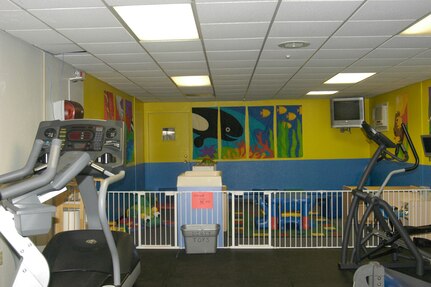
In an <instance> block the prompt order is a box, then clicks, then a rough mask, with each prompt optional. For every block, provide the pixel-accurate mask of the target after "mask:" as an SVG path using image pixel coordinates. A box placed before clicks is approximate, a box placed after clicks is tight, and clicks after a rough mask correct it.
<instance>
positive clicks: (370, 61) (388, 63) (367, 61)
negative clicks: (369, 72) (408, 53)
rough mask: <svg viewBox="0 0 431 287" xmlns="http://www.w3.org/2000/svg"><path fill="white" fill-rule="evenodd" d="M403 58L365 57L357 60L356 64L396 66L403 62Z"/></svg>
mask: <svg viewBox="0 0 431 287" xmlns="http://www.w3.org/2000/svg"><path fill="white" fill-rule="evenodd" d="M402 61H403V59H374V58H363V59H361V60H359V61H357V62H356V63H355V64H354V65H355V66H369V67H379V66H395V65H398V64H399V63H401V62H402Z"/></svg>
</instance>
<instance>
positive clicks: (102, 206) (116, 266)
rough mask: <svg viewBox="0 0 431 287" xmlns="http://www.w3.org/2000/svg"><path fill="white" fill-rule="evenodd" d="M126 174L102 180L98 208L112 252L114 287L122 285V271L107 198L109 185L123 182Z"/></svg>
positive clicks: (121, 173) (122, 172) (122, 173)
mask: <svg viewBox="0 0 431 287" xmlns="http://www.w3.org/2000/svg"><path fill="white" fill-rule="evenodd" d="M125 174H126V173H125V172H124V170H122V171H120V172H119V173H118V174H115V175H112V176H108V177H107V178H105V179H104V180H102V182H101V184H100V188H99V201H98V208H99V217H100V224H101V226H102V230H103V234H104V235H105V238H106V242H107V244H108V247H109V250H110V252H111V258H112V269H113V273H112V275H113V279H114V286H120V285H121V270H120V259H119V256H118V250H117V247H116V245H115V240H114V237H113V236H112V233H111V230H110V228H109V223H108V218H107V216H106V210H107V209H106V198H107V193H108V187H109V185H110V184H112V183H114V182H117V181H120V180H122V179H123V178H124V176H125Z"/></svg>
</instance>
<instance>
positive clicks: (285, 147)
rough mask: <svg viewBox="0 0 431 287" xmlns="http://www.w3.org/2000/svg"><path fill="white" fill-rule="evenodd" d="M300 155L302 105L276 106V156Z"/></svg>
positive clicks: (301, 153)
mask: <svg viewBox="0 0 431 287" xmlns="http://www.w3.org/2000/svg"><path fill="white" fill-rule="evenodd" d="M302 156H303V143H302V106H277V157H280V158H292V157H302Z"/></svg>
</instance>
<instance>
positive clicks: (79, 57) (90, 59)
mask: <svg viewBox="0 0 431 287" xmlns="http://www.w3.org/2000/svg"><path fill="white" fill-rule="evenodd" d="M56 58H58V59H61V60H63V61H65V62H67V63H69V64H71V65H72V66H75V65H83V64H90V65H93V64H102V61H100V60H99V59H97V58H96V57H94V56H92V55H89V54H87V53H78V54H67V55H59V56H57V57H56Z"/></svg>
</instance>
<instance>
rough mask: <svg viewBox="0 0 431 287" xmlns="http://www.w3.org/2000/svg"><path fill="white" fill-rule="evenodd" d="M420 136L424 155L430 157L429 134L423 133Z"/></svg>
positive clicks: (430, 142) (430, 140)
mask: <svg viewBox="0 0 431 287" xmlns="http://www.w3.org/2000/svg"><path fill="white" fill-rule="evenodd" d="M421 138H422V146H423V148H424V153H425V156H429V157H431V135H423V136H421Z"/></svg>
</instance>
